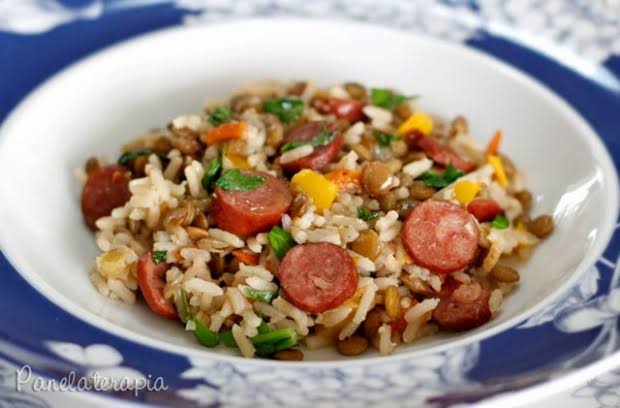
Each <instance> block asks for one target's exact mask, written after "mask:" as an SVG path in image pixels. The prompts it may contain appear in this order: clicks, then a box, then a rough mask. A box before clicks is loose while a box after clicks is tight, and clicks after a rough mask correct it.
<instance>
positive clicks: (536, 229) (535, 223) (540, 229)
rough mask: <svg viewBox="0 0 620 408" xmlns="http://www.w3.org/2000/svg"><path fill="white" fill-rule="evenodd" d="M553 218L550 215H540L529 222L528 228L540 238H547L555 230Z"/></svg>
mask: <svg viewBox="0 0 620 408" xmlns="http://www.w3.org/2000/svg"><path fill="white" fill-rule="evenodd" d="M553 228H554V226H553V218H552V217H551V216H550V215H547V214H544V215H539V216H538V217H536V218H534V219H533V220H532V221H530V222H529V223H527V229H528V230H529V231H530V232H531V233H532V234H534V235H536V236H537V237H538V238H546V237H547V236H549V234H551V233H552V232H553Z"/></svg>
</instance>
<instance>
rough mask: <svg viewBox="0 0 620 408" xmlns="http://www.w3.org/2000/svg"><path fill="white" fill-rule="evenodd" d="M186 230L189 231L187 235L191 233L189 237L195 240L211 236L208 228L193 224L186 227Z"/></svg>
mask: <svg viewBox="0 0 620 408" xmlns="http://www.w3.org/2000/svg"><path fill="white" fill-rule="evenodd" d="M185 230H186V231H187V235H189V237H190V238H191V239H194V240H198V239H203V238H206V237H208V236H209V232H208V231H207V230H205V229H202V228H198V227H192V226H191V225H190V226H188V227H187V228H185Z"/></svg>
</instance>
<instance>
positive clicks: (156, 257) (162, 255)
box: [151, 251, 168, 265]
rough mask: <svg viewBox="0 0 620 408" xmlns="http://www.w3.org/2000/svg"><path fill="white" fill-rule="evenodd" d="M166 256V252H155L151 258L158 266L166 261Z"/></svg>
mask: <svg viewBox="0 0 620 408" xmlns="http://www.w3.org/2000/svg"><path fill="white" fill-rule="evenodd" d="M166 256H168V251H155V252H153V255H152V256H151V258H153V262H155V264H157V265H159V264H160V263H162V262H164V261H165V260H166Z"/></svg>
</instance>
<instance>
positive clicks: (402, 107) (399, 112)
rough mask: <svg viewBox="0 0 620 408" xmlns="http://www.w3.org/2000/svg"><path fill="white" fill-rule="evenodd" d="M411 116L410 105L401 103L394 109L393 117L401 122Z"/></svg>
mask: <svg viewBox="0 0 620 408" xmlns="http://www.w3.org/2000/svg"><path fill="white" fill-rule="evenodd" d="M412 114H413V111H412V110H411V105H409V102H403V103H401V104H399V105H398V106H397V107H396V108H394V115H396V117H398V118H400V119H401V120H406V119H407V118H409V116H411V115H412Z"/></svg>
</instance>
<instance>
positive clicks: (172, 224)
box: [164, 201, 196, 230]
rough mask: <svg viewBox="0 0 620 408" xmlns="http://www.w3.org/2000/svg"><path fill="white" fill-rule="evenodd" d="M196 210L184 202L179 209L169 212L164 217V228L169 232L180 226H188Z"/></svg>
mask: <svg viewBox="0 0 620 408" xmlns="http://www.w3.org/2000/svg"><path fill="white" fill-rule="evenodd" d="M195 215H196V208H195V207H194V206H193V205H192V204H191V203H189V202H187V201H184V202H183V203H182V204H181V205H180V206H179V207H177V208H175V209H174V210H172V211H170V212H169V213H168V214H166V216H165V217H164V227H165V228H166V230H171V229H174V228H176V227H180V226H188V225H190V224H191V223H192V221H193V220H194V216H195Z"/></svg>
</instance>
